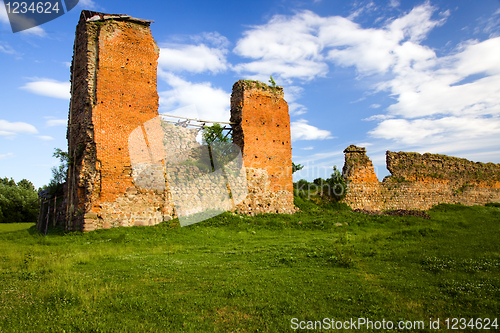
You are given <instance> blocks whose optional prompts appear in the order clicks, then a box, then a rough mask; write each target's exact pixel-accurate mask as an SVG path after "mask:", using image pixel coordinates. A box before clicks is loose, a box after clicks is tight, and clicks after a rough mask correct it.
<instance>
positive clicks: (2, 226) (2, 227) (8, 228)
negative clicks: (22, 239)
mask: <svg viewBox="0 0 500 333" xmlns="http://www.w3.org/2000/svg"><path fill="white" fill-rule="evenodd" d="M34 225H35V223H0V233H3V232H12V231H20V230H26V229H29V228H31V227H33V226H34Z"/></svg>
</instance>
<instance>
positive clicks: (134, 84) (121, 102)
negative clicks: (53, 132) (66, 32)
mask: <svg viewBox="0 0 500 333" xmlns="http://www.w3.org/2000/svg"><path fill="white" fill-rule="evenodd" d="M150 23H151V21H147V20H140V19H135V18H132V17H130V16H128V15H114V14H103V13H97V12H91V11H82V14H81V16H80V21H79V23H78V26H77V28H76V37H75V45H74V55H73V63H72V66H71V93H72V96H71V103H70V111H69V120H68V133H67V138H68V153H69V155H70V167H69V170H68V182H67V184H68V185H67V186H68V191H67V193H68V194H67V198H66V200H67V222H66V228H67V229H69V230H93V229H95V228H103V227H105V228H106V227H111V226H115V225H114V224H116V226H117V225H118V224H119V225H130V224H132V225H133V224H137V223H142V224H155V223H159V222H161V217H159V216H158V215H157V214H156V213H155V211H158V210H159V209H158V208H160V206H161V201H162V199H163V198H162V196H163V194H160V193H158V196H157V197H158V198H156V197H154V195H153V198H151V194H149V198H148V199H147V200H152V201H155V200H156V201H158V202H157V203H155V202H153V203H150V205H151V206H152V207H151V212H150V213H149V215H148V213H147V212H145V211H144V210H142V212H141V213H140V214H143V216H142V217H139V216H135V217H134V216H130V214H128V216H127V214H126V213H123V212H120V210H119V209H118V208H117V207H115V206H116V205H115V203H116V202H117V200H118V201H119V200H121V199H123V198H125V194H126V193H127V191H129V193H132V195H134V197H135V194H138V195H140V194H141V193H136V191H135V189H134V188H133V180H132V176H131V162H130V156H129V151H128V140H129V136H130V134H131V133H132V131H133V130H134V129H136V128H137V127H139V126H141V125H142V124H143V123H145V122H147V121H148V120H151V119H152V118H154V117H157V116H158V94H157V91H156V79H157V60H158V55H159V49H158V47H157V45H156V43H155V41H154V40H153V37H152V35H151V30H150V29H149V25H150ZM128 199H129V200H130V202H129V205H133V204H134V202H137V198H135V199H132V197H129V198H128ZM150 202H151V201H150ZM113 205H114V206H113ZM113 221H114V222H113ZM138 221H142V222H138ZM144 221H146V222H144ZM113 223H114V224H113ZM112 224H113V225H112Z"/></svg>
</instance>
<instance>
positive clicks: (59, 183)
mask: <svg viewBox="0 0 500 333" xmlns="http://www.w3.org/2000/svg"><path fill="white" fill-rule="evenodd" d="M52 157H56V158H58V159H59V166H57V167H53V168H52V179H51V180H50V182H49V185H48V187H47V189H48V190H49V193H50V194H51V195H54V194H56V193H58V194H61V193H62V191H63V185H64V183H65V182H66V177H67V175H68V165H69V155H68V153H67V152H65V151H62V150H61V149H59V148H55V149H54V154H52Z"/></svg>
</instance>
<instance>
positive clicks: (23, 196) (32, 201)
mask: <svg viewBox="0 0 500 333" xmlns="http://www.w3.org/2000/svg"><path fill="white" fill-rule="evenodd" d="M37 213H38V193H37V192H36V191H35V186H33V184H32V183H31V182H30V181H29V180H26V179H23V180H21V181H20V182H18V183H17V184H16V182H15V181H14V180H13V179H12V178H11V179H10V180H9V179H8V178H3V179H1V180H0V223H6V222H35V221H36V218H37Z"/></svg>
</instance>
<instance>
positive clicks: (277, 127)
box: [231, 80, 296, 214]
mask: <svg viewBox="0 0 500 333" xmlns="http://www.w3.org/2000/svg"><path fill="white" fill-rule="evenodd" d="M231 122H233V123H235V124H236V125H233V128H234V132H233V141H234V143H236V144H237V145H239V146H240V148H241V150H242V153H243V162H244V164H245V167H246V168H248V170H247V180H248V184H249V195H248V197H247V198H246V199H245V201H244V202H243V203H241V204H240V205H239V206H238V210H239V211H240V212H244V213H252V214H254V213H261V212H273V213H275V212H280V213H293V212H295V211H296V209H295V207H294V205H293V180H292V148H291V139H290V138H291V136H290V116H289V114H288V104H287V103H286V101H285V100H284V98H283V88H281V87H269V86H268V85H266V84H264V83H262V82H258V81H249V80H240V81H238V82H236V83H235V84H234V86H233V93H232V95H231ZM257 184H258V185H257Z"/></svg>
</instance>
